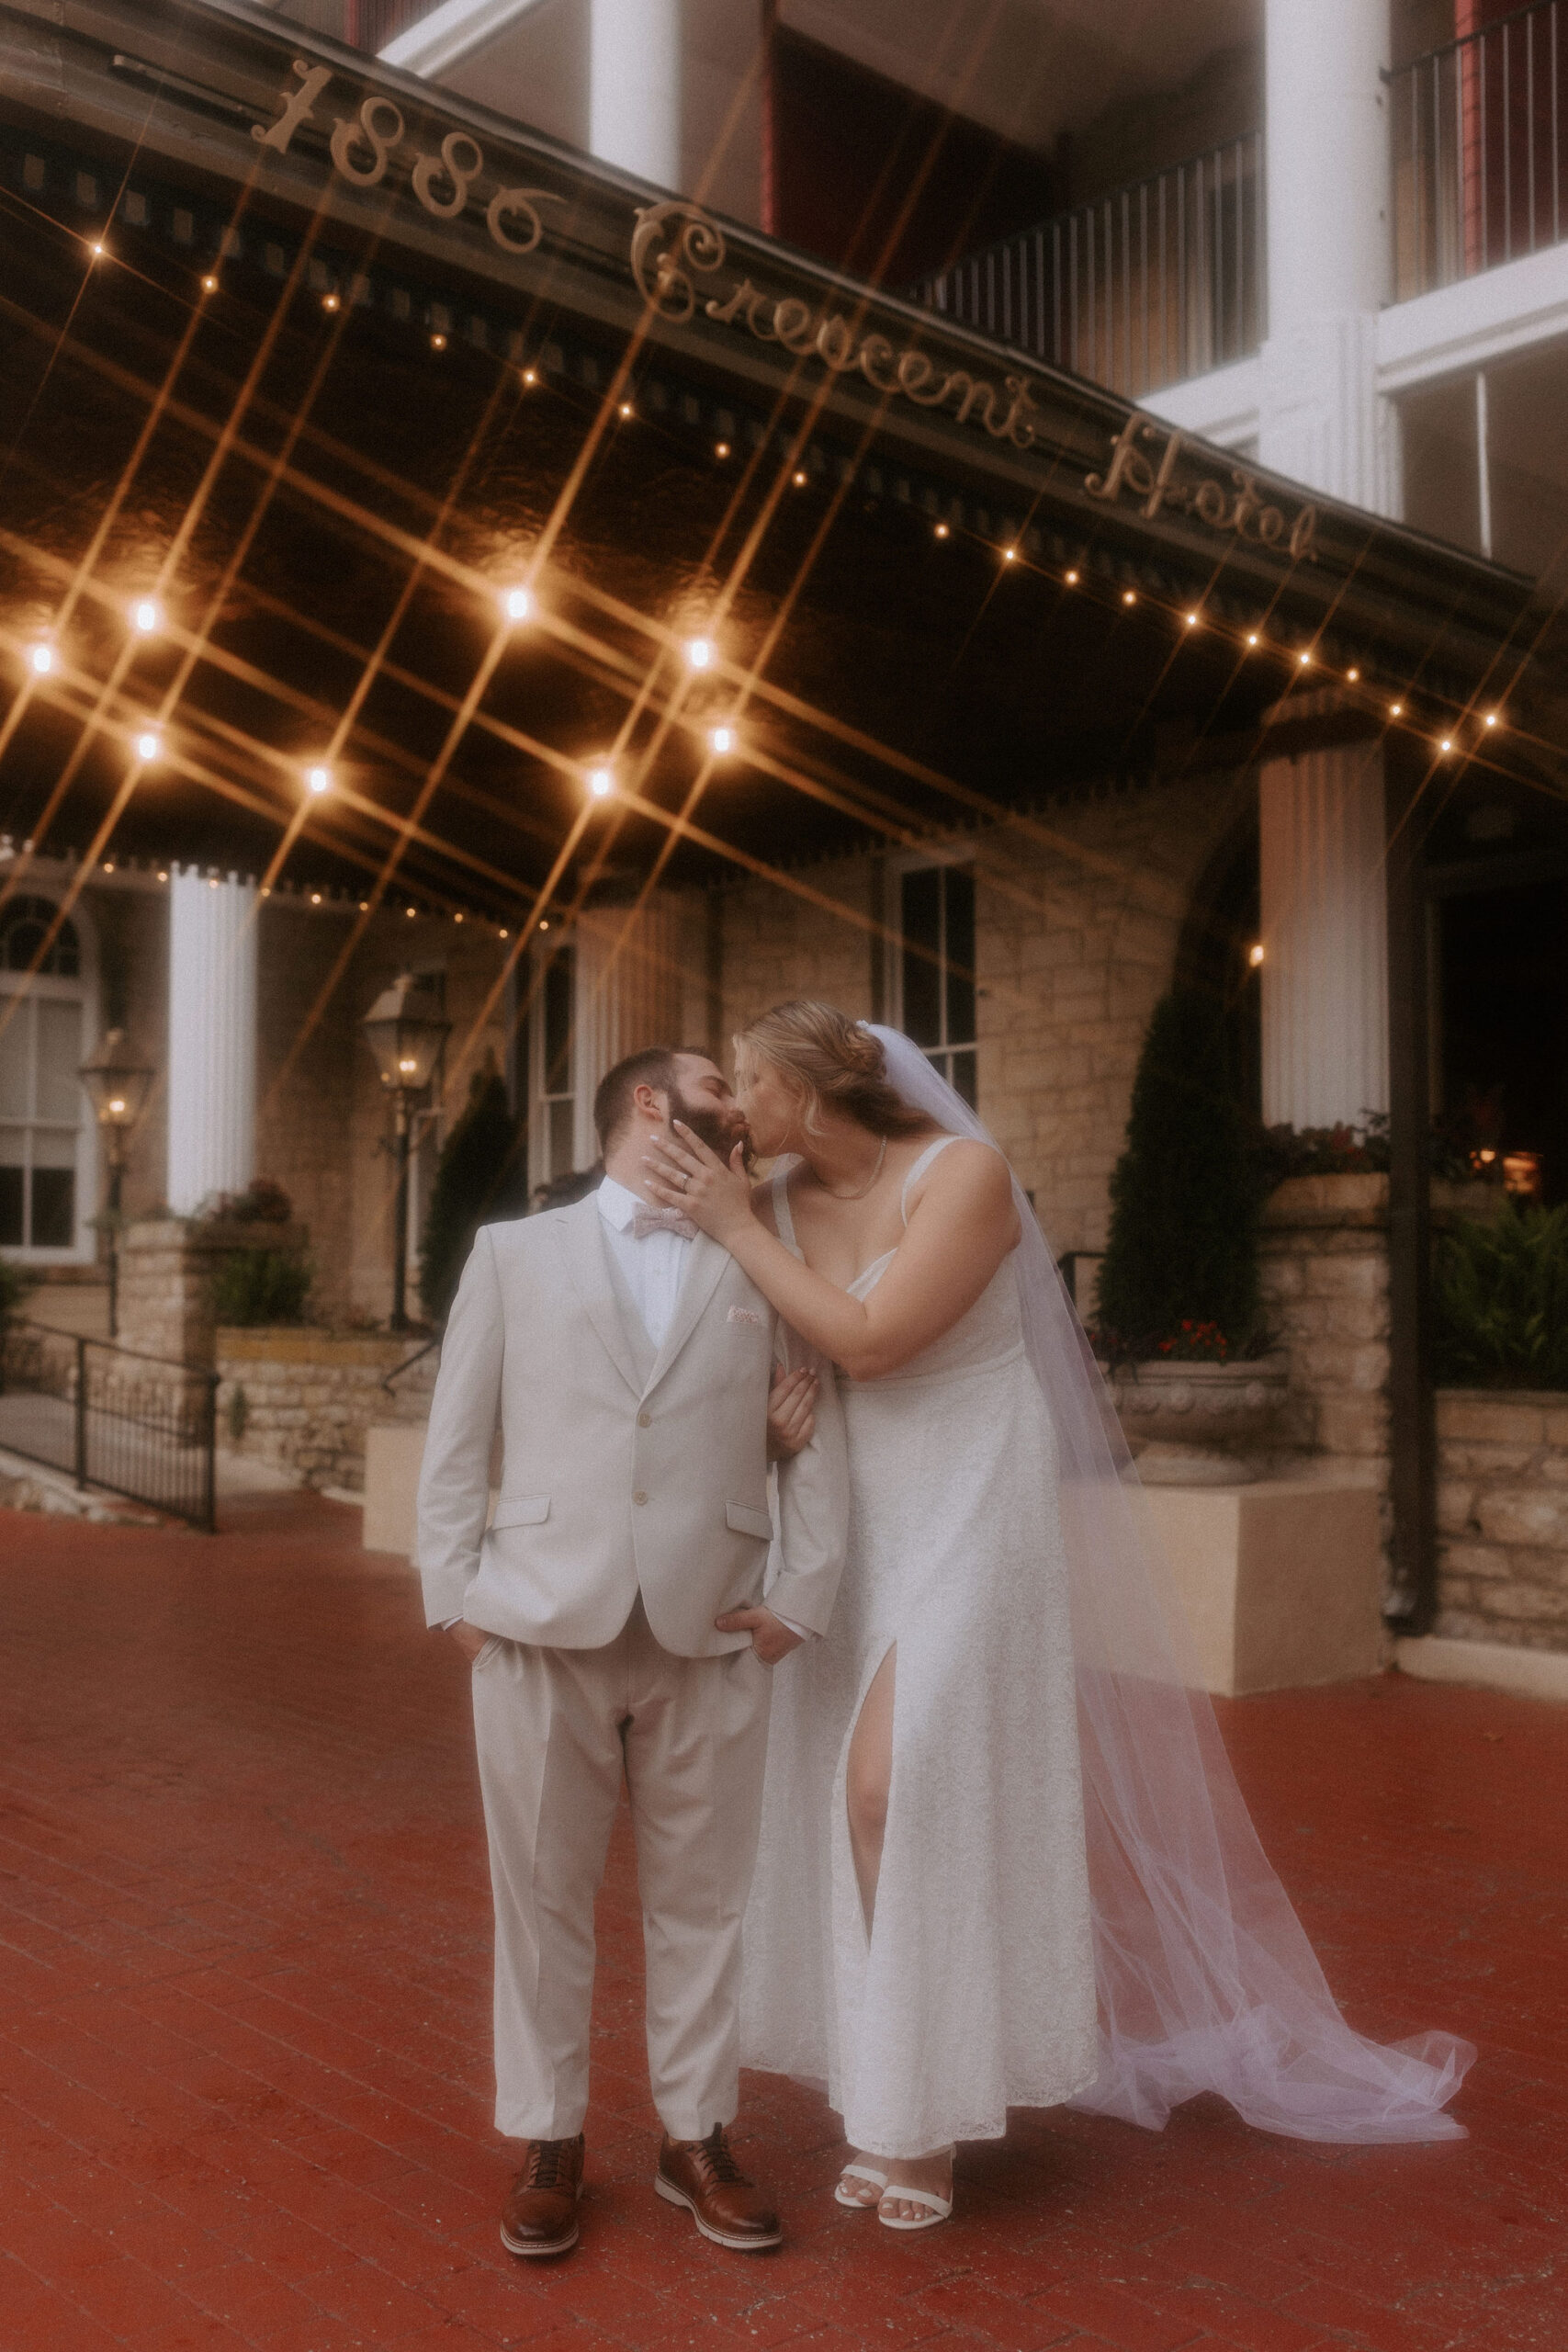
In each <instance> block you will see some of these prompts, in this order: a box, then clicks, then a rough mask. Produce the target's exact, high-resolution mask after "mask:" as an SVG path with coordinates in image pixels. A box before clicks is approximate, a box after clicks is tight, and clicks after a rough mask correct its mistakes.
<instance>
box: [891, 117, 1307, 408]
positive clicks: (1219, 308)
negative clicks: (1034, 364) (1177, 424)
mask: <svg viewBox="0 0 1568 2352" xmlns="http://www.w3.org/2000/svg"><path fill="white" fill-rule="evenodd" d="M1266 266H1267V265H1266V257H1265V242H1264V213H1263V134H1262V132H1261V131H1256V130H1255V131H1249V132H1248V133H1247V136H1246V137H1245V138H1242V139H1235V140H1231V141H1227V142H1226V144H1225V145H1224V146H1223V147H1212V148H1210V149H1209V151H1208V152H1207V153H1205V154H1202V155H1195V156H1193V158H1192V160H1191V161H1190V163H1186V164H1174V165H1173V166H1172V167H1171V169H1170V170H1168V171H1165V172H1159V173H1156V175H1154V177H1153V178H1151V179H1146V180H1138V181H1135V182H1134V183H1132V184H1131V185H1130V186H1128V187H1121V188H1117V189H1115V190H1113V192H1112V193H1111V195H1109V196H1103V197H1100V198H1097V199H1096V201H1095V202H1094V203H1092V204H1085V205H1080V206H1079V207H1078V208H1077V209H1076V210H1075V211H1072V212H1064V213H1060V214H1058V215H1057V217H1056V218H1055V220H1047V221H1045V222H1044V223H1043V225H1042V226H1041V227H1040V228H1038V229H1027V230H1025V231H1024V232H1023V233H1022V234H1021V235H1020V236H1016V237H1009V238H1006V239H1004V240H1003V242H1002V243H999V244H996V245H991V246H989V247H988V248H987V250H986V251H985V252H983V253H978V254H974V255H972V256H971V257H970V258H969V259H968V260H966V261H961V262H959V263H957V264H956V265H955V266H953V268H952V269H950V270H947V271H945V272H944V273H943V274H942V276H941V277H932V278H929V279H927V280H926V282H925V283H924V284H923V285H921V286H919V287H917V288H916V289H915V297H916V300H919V301H922V302H925V303H928V304H929V305H930V306H931V309H933V310H937V311H943V312H944V313H945V314H946V315H947V317H949V318H952V319H958V320H961V321H963V322H964V324H965V325H967V326H974V327H978V328H980V329H981V330H982V331H983V332H984V333H985V334H991V335H995V336H996V337H997V338H998V340H999V341H1000V342H1003V343H1010V344H1011V345H1014V346H1015V348H1016V349H1018V350H1020V351H1026V352H1028V353H1030V354H1031V355H1032V356H1033V357H1035V358H1037V359H1043V360H1048V361H1050V362H1051V363H1052V364H1053V365H1054V366H1055V367H1059V368H1071V369H1072V370H1073V371H1074V373H1075V374H1077V375H1079V376H1088V377H1090V378H1092V379H1093V380H1094V381H1095V382H1096V383H1098V384H1104V385H1106V386H1107V387H1108V388H1109V389H1110V390H1112V391H1116V392H1121V393H1122V394H1124V395H1125V396H1126V397H1127V398H1129V399H1132V400H1138V399H1141V398H1142V397H1143V395H1144V394H1145V392H1151V391H1156V390H1158V389H1159V387H1160V386H1161V385H1162V384H1173V383H1179V382H1180V381H1181V380H1182V379H1183V378H1185V377H1188V376H1201V375H1205V374H1206V373H1207V372H1208V370H1209V369H1210V368H1223V367H1225V366H1227V365H1228V364H1229V363H1230V362H1231V361H1232V360H1235V359H1245V358H1246V357H1247V356H1248V355H1249V354H1250V353H1252V352H1255V351H1256V350H1257V349H1258V346H1259V345H1260V344H1261V342H1262V340H1263V334H1264V330H1265V326H1266V323H1267V316H1266V312H1267V303H1266Z"/></svg>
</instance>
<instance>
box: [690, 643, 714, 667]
mask: <svg viewBox="0 0 1568 2352" xmlns="http://www.w3.org/2000/svg"><path fill="white" fill-rule="evenodd" d="M686 659H687V661H688V662H690V663H691V665H692V668H693V669H694V670H705V669H706V668H707V666H708V663H709V662H711V661H712V660H713V647H712V646H711V645H710V644H709V643H708V641H707V639H706V638H705V637H693V638H688V639H687V640H686Z"/></svg>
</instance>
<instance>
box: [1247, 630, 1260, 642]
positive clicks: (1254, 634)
mask: <svg viewBox="0 0 1568 2352" xmlns="http://www.w3.org/2000/svg"><path fill="white" fill-rule="evenodd" d="M1257 642H1258V631H1257V630H1256V629H1255V628H1249V629H1248V630H1247V643H1248V645H1256V644H1257Z"/></svg>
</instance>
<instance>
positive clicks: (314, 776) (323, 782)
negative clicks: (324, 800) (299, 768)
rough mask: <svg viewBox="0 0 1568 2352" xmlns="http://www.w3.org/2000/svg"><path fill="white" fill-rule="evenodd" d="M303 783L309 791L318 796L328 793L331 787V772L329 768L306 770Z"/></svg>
mask: <svg viewBox="0 0 1568 2352" xmlns="http://www.w3.org/2000/svg"><path fill="white" fill-rule="evenodd" d="M305 781H306V783H307V784H308V785H309V786H310V789H311V791H312V792H314V793H316V794H318V795H320V794H321V793H323V792H330V791H331V790H332V787H333V772H332V770H331V768H307V769H306V771H305Z"/></svg>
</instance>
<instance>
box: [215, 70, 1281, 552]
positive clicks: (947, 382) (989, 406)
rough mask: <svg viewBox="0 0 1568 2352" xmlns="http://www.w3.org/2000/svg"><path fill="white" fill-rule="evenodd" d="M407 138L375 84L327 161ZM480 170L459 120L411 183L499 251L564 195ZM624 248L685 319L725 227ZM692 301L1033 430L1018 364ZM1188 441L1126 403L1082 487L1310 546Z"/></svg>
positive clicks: (795, 344) (417, 162) (477, 153)
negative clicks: (477, 225)
mask: <svg viewBox="0 0 1568 2352" xmlns="http://www.w3.org/2000/svg"><path fill="white" fill-rule="evenodd" d="M294 73H295V76H296V78H297V80H298V82H299V88H298V89H291V88H285V90H284V92H283V94H282V104H283V110H282V112H281V114H280V115H279V116H278V119H277V120H276V122H274V123H272V124H270V125H269V126H268V127H267V128H266V129H265V130H264V129H263V128H262V126H261V125H260V124H259V123H258V124H257V125H256V126H255V128H254V130H253V132H252V136H253V138H254V139H256V140H257V141H260V143H261V144H262V145H263V146H264V147H270V148H273V149H275V150H276V152H277V153H280V154H286V153H288V148H289V146H290V144H291V142H292V141H293V138H294V134H295V132H296V131H297V130H299V126H300V124H301V123H304V122H310V121H313V120H314V119H315V107H316V105H317V102H318V100H320V99H321V97H322V96H324V95H325V92H326V90H327V88H328V85H329V84H330V83H331V81H332V78H333V75H332V69H331V68H330V67H329V66H325V65H314V66H307V65H306V64H305V63H304V62H302V61H296V63H295V66H294ZM405 138H406V126H405V124H404V120H403V115H402V110H401V108H400V107H399V106H398V105H397V104H396V103H395V102H394V101H393V100H392V99H391V98H389V97H388V96H385V94H378V95H376V96H370V97H367V98H364V99H362V100H361V102H360V104H359V106H358V107H357V108H355V110H354V111H353V112H351V113H349V114H347V115H344V116H342V117H339V118H338V119H336V120H335V122H334V126H333V132H332V137H331V141H330V146H331V152H332V159H333V169H334V170H335V171H336V172H337V173H338V174H339V175H340V176H341V177H342V178H344V180H346V181H348V182H349V183H350V185H351V186H353V187H361V188H369V187H378V185H379V184H380V182H381V181H382V180H383V179H384V178H385V177H386V175H387V171H388V167H389V164H390V162H391V159H392V156H393V154H394V153H395V152H396V151H397V150H398V149H399V148H400V146H401V145H402V144H403V142H404V140H405ZM484 174H485V158H484V150H483V149H482V148H481V147H480V145H479V141H477V140H476V139H473V138H471V137H470V136H469V134H468V132H467V131H463V130H453V131H448V132H447V134H446V137H445V138H444V139H443V140H442V141H441V145H440V149H439V151H438V152H437V153H434V154H425V153H416V154H415V155H414V157H413V160H412V166H411V167H410V170H409V187H410V190H411V192H412V195H413V197H414V198H415V199H416V200H417V201H418V203H419V204H421V205H422V206H423V209H424V210H425V211H426V212H428V213H430V214H432V215H433V216H434V218H435V219H436V220H459V219H461V218H462V217H463V215H464V214H465V213H466V212H467V211H468V206H469V203H470V201H473V202H475V203H476V204H478V205H479V206H482V208H483V213H484V221H485V226H486V228H487V230H488V231H489V233H490V236H491V240H492V242H493V243H495V244H497V245H498V246H500V247H501V249H502V252H504V253H509V254H528V253H532V252H533V251H534V249H535V247H536V245H538V244H539V243H541V241H542V239H543V237H544V233H545V229H544V221H543V218H542V216H541V214H540V211H539V207H540V206H541V205H545V204H564V203H565V202H566V201H567V198H565V197H564V196H562V195H560V194H558V193H557V192H556V191H555V190H553V189H550V188H540V187H495V188H493V189H492V190H491V193H490V195H489V197H488V200H487V198H486V196H485V193H484V190H483V189H482V188H481V187H479V182H481V181H482V180H483V178H484ZM630 259H631V270H632V277H633V278H634V279H635V281H636V283H637V289H638V291H639V292H640V293H641V294H642V295H643V297H644V299H645V300H647V301H648V302H649V305H650V306H651V307H652V309H654V310H655V311H658V312H659V314H660V316H661V317H663V318H667V319H670V320H672V321H682V320H685V319H689V318H691V317H692V315H693V313H694V311H695V310H696V308H697V305H698V301H699V299H700V297H699V294H698V291H697V288H696V285H695V283H694V281H695V280H697V279H699V278H705V279H707V280H709V281H710V282H711V281H712V280H713V279H714V278H715V277H716V276H717V273H718V272H719V271H720V270H722V269H723V268H724V266H725V259H726V246H725V239H724V232H723V230H722V229H721V228H720V226H719V224H718V222H717V221H716V220H713V219H712V218H711V217H710V216H709V215H708V214H707V213H705V212H704V211H703V210H702V209H700V207H698V206H697V205H694V204H692V203H689V202H686V201H684V200H681V199H675V200H671V202H669V203H665V204H653V205H646V206H644V207H643V208H642V209H640V210H638V211H637V215H636V220H635V225H634V228H633V232H632V240H631V254H630ZM702 310H703V313H704V315H705V317H707V318H709V319H712V320H713V321H714V322H716V324H718V325H720V326H727V327H733V328H736V329H737V330H738V331H739V332H740V333H743V334H750V335H752V336H754V337H755V338H756V340H757V341H758V342H759V343H777V344H780V345H783V347H784V350H786V351H789V352H792V353H793V354H794V355H795V356H796V357H797V358H801V359H813V360H818V361H819V362H820V363H821V365H822V366H823V367H824V368H827V369H828V370H829V373H830V374H832V375H835V376H844V375H851V374H858V375H860V376H861V377H862V378H863V379H864V381H865V382H866V383H868V384H869V385H870V386H871V387H872V389H873V390H874V391H876V392H879V393H881V394H882V395H883V396H884V398H886V399H902V400H907V401H910V402H912V403H913V405H914V406H915V407H917V408H931V409H948V410H950V411H951V412H952V413H953V415H954V416H955V417H956V419H957V422H958V423H959V424H973V425H976V426H978V427H981V428H983V429H984V430H985V431H986V432H987V433H988V434H989V435H991V437H992V438H993V439H994V440H998V441H1004V440H1005V441H1008V442H1010V444H1011V445H1012V447H1015V448H1018V449H1028V448H1031V447H1033V446H1034V445H1035V443H1036V440H1037V439H1038V437H1039V435H1040V428H1041V425H1042V424H1043V419H1042V417H1041V413H1040V411H1039V410H1038V408H1037V407H1036V405H1035V402H1034V397H1033V389H1032V386H1031V384H1030V382H1029V380H1028V379H1027V378H1026V377H1024V376H1021V375H1018V376H1004V377H1003V379H1002V384H1001V389H1000V390H998V388H997V386H996V385H995V384H993V383H989V382H987V379H985V377H983V376H976V375H974V374H973V373H971V371H970V370H969V369H968V368H947V367H944V366H943V365H942V363H941V362H940V361H938V360H935V359H933V358H932V357H931V355H930V354H929V353H928V352H926V351H923V350H921V349H920V348H919V345H917V344H914V343H910V344H908V345H905V346H904V347H903V348H902V349H898V348H897V347H896V345H894V344H893V342H892V341H891V340H890V338H889V337H888V336H887V335H886V334H882V333H880V332H879V331H877V330H873V331H871V332H870V333H866V332H863V329H862V325H861V321H860V317H859V316H858V315H857V316H855V317H846V316H845V315H844V313H843V311H837V310H834V309H832V308H831V307H830V304H829V303H825V304H824V305H823V307H822V309H821V310H820V311H814V310H813V308H812V306H811V304H810V303H809V302H807V301H803V300H801V298H800V296H799V295H798V294H783V295H777V294H773V293H770V292H768V291H767V290H766V289H765V288H761V287H757V286H753V284H752V283H751V280H750V278H749V277H742V278H740V279H739V281H738V282H734V283H730V284H728V285H727V286H721V287H720V288H718V289H717V290H716V291H715V292H714V293H713V294H711V295H709V296H708V297H707V298H706V300H703V301H702ZM1186 447H1187V442H1186V436H1185V435H1183V434H1181V433H1179V432H1177V431H1176V430H1175V428H1174V427H1173V426H1170V425H1167V424H1160V423H1159V422H1158V420H1157V419H1156V418H1154V417H1151V416H1145V415H1144V414H1142V413H1139V412H1136V411H1134V413H1133V414H1132V415H1131V416H1129V417H1128V419H1127V422H1126V424H1124V425H1123V427H1122V432H1121V435H1119V437H1118V438H1117V440H1116V441H1115V443H1114V445H1113V447H1112V448H1111V458H1110V461H1109V463H1108V464H1107V466H1106V468H1105V469H1104V471H1103V472H1097V473H1091V474H1088V475H1086V476H1085V478H1084V489H1085V490H1086V491H1087V492H1088V493H1089V496H1090V497H1091V498H1097V499H1104V500H1106V501H1108V502H1111V503H1114V502H1115V501H1117V500H1119V499H1121V498H1122V496H1123V495H1125V496H1127V497H1128V498H1130V499H1132V500H1135V501H1136V502H1137V503H1139V506H1140V508H1141V511H1142V513H1143V514H1144V515H1145V516H1147V517H1148V518H1149V519H1150V520H1152V519H1153V517H1154V516H1155V515H1157V514H1158V512H1159V510H1160V508H1161V507H1162V506H1168V507H1170V508H1171V509H1173V510H1174V511H1178V512H1180V513H1183V514H1188V515H1193V516H1195V517H1196V519H1197V520H1198V521H1199V522H1201V523H1205V524H1207V525H1209V526H1211V527H1212V528H1213V529H1215V530H1221V531H1230V532H1234V533H1235V536H1236V537H1238V538H1242V539H1250V540H1254V541H1256V542H1257V543H1258V544H1260V545H1262V546H1264V547H1269V548H1271V547H1276V546H1279V545H1280V544H1281V543H1283V545H1284V547H1285V548H1287V549H1288V551H1289V553H1290V554H1291V555H1292V557H1293V558H1295V559H1297V560H1300V559H1302V558H1303V557H1304V558H1311V557H1312V556H1313V555H1314V552H1315V539H1316V531H1317V509H1316V507H1315V506H1313V505H1303V506H1302V507H1300V508H1299V509H1298V510H1297V512H1296V514H1295V515H1294V517H1293V519H1292V521H1291V522H1290V524H1289V526H1288V528H1287V522H1286V517H1285V515H1284V513H1283V512H1282V510H1281V509H1280V507H1278V506H1275V505H1270V504H1269V503H1267V501H1266V500H1265V498H1264V496H1263V494H1262V492H1260V491H1259V489H1258V482H1257V480H1256V478H1255V477H1254V476H1253V475H1252V474H1251V473H1249V472H1248V471H1247V468H1246V467H1245V466H1236V467H1234V468H1233V469H1231V475H1230V486H1229V488H1228V489H1227V488H1226V487H1225V486H1224V484H1223V483H1221V482H1220V481H1216V480H1215V479H1214V478H1213V475H1202V476H1200V477H1199V478H1197V479H1192V478H1191V460H1190V458H1189V459H1188V462H1187V465H1186V466H1185V467H1182V468H1181V469H1179V460H1180V458H1181V455H1182V451H1183V449H1184V448H1186Z"/></svg>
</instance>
